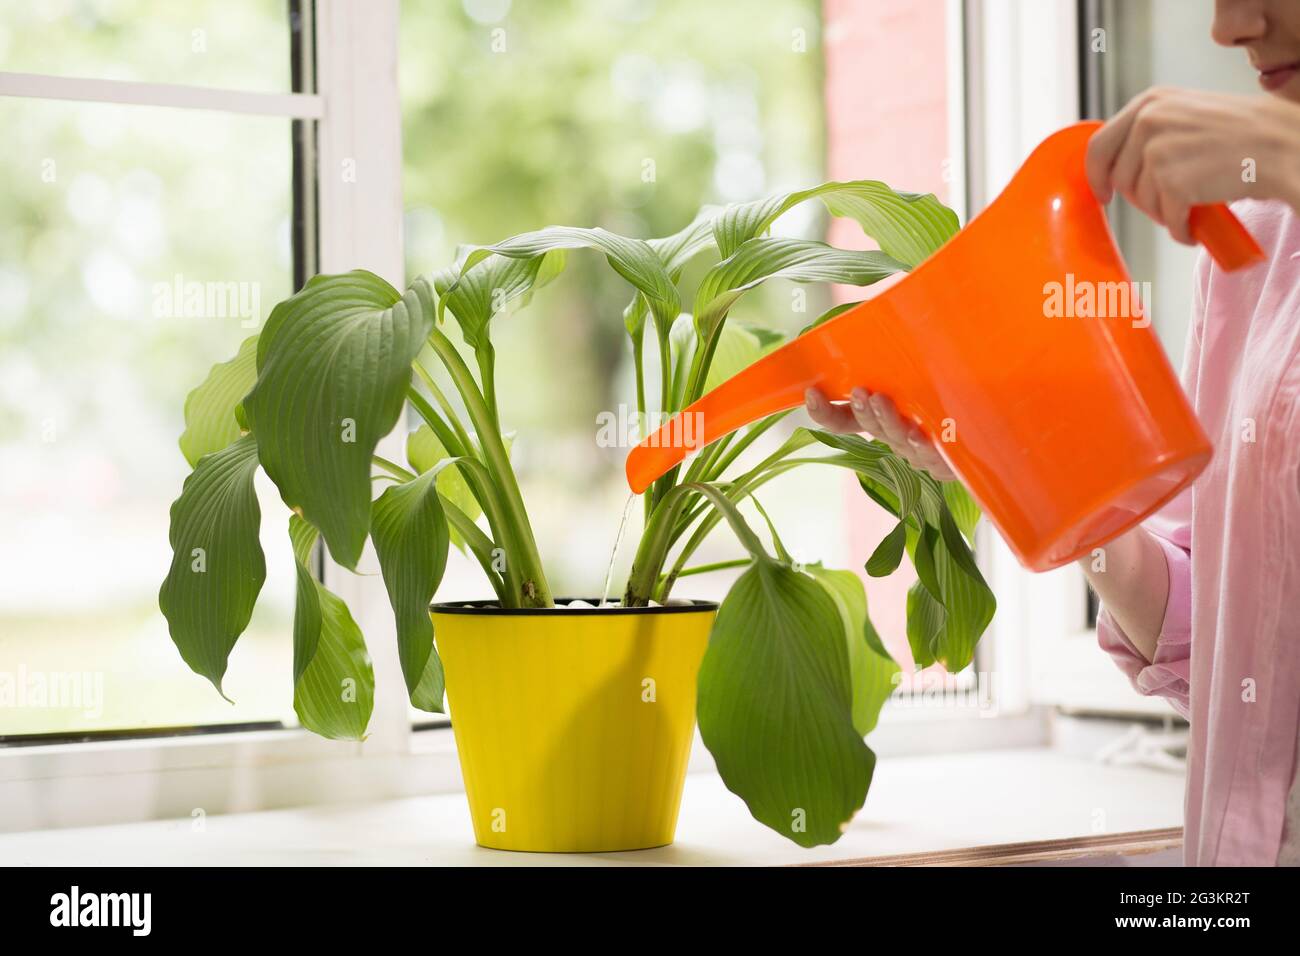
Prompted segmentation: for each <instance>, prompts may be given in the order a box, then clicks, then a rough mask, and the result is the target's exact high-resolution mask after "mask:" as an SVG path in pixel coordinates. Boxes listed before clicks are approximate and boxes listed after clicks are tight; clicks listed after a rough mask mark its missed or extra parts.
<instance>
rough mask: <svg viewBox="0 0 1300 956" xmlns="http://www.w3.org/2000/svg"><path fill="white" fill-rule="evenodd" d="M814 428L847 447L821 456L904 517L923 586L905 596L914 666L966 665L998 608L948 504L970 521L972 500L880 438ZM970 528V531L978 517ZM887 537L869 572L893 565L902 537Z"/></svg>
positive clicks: (974, 513)
mask: <svg viewBox="0 0 1300 956" xmlns="http://www.w3.org/2000/svg"><path fill="white" fill-rule="evenodd" d="M810 434H811V435H812V437H814V438H816V439H817V440H818V441H819V442H821V443H822V444H823V445H827V446H829V447H831V448H834V449H837V450H838V451H840V452H842V453H843V454H842V455H841V456H835V457H833V458H831V459H820V460H822V461H829V462H830V463H831V464H838V465H841V466H842V467H846V468H851V469H853V470H854V471H856V472H857V473H858V480H859V482H860V483H861V485H862V487H863V489H864V490H865V491H866V492H867V494H868V495H870V496H871V497H872V498H873V499H874V500H875V501H876V502H877V503H879V504H880V505H881V506H882V507H884V508H885V509H886V510H888V511H889V512H890V513H891V514H893V515H894V516H895V517H899V518H901V519H903V524H904V526H905V534H906V535H907V542H908V544H907V550H908V551H909V553H910V554H911V556H912V565H913V567H915V568H916V573H917V576H918V577H919V578H920V582H919V585H920V587H919V588H918V587H913V588H912V590H911V591H909V592H908V599H907V621H908V623H907V635H908V641H909V643H910V644H911V646H912V656H913V658H914V659H915V661H916V663H917V665H918V666H925V665H928V664H931V663H934V662H935V661H936V660H937V661H940V662H942V663H943V664H944V666H945V667H947V668H949V669H950V670H952V671H953V672H954V673H955V672H956V671H957V670H960V669H961V668H963V667H965V666H966V665H967V664H969V663H970V661H971V659H972V657H973V656H974V653H975V645H976V644H977V643H978V641H979V638H980V635H982V634H983V633H984V631H985V629H986V628H987V627H988V624H989V622H990V621H991V620H992V619H993V613H994V611H995V610H996V607H997V602H996V600H995V598H994V596H993V592H992V590H990V588H989V586H988V584H987V583H986V582H985V580H984V578H983V576H982V574H981V573H980V570H979V566H978V564H977V563H976V561H975V556H974V554H973V552H972V551H971V550H970V546H969V544H968V541H967V538H968V537H969V536H964V535H963V532H962V529H961V527H960V526H959V524H958V522H957V520H956V518H955V516H954V515H953V513H952V512H951V511H950V510H949V506H948V498H949V497H950V496H951V497H952V498H953V500H954V501H955V502H956V503H957V504H958V506H959V507H960V508H962V509H963V520H964V521H967V522H973V521H976V520H978V517H979V512H978V509H977V508H975V506H974V502H973V501H970V500H969V497H968V496H966V495H965V494H964V492H961V493H958V492H953V491H949V490H948V489H947V488H946V487H945V486H944V485H941V484H940V483H939V482H937V481H935V480H934V478H933V477H932V476H931V475H930V474H929V473H927V472H925V471H922V470H919V469H915V468H912V466H910V465H908V464H907V462H906V461H904V460H903V459H901V458H899V457H898V456H897V455H894V454H893V452H891V451H890V450H889V448H888V446H887V445H885V444H884V443H882V442H878V441H866V440H865V439H863V438H861V437H859V436H857V435H834V434H830V433H827V432H821V431H815V430H814V431H811V432H810ZM946 484H947V485H953V484H955V483H954V482H947V483H946ZM909 502H911V503H912V505H913V508H912V510H911V512H910V513H909V512H908V511H907V510H906V506H907V504H908V503H909ZM968 527H970V528H971V529H972V531H973V528H974V525H973V523H970V524H968ZM894 533H897V529H895V532H894ZM886 542H887V543H888V547H886V543H885V542H882V544H881V546H880V548H879V549H878V553H877V554H873V555H872V558H871V561H869V562H868V570H869V571H872V569H873V568H874V569H878V570H882V571H883V570H884V569H885V568H886V567H888V566H889V565H888V562H887V561H886V560H885V558H886V557H890V558H892V556H893V553H894V550H893V549H894V548H895V547H896V546H897V542H896V541H894V540H892V535H891V538H887V539H886ZM872 573H874V571H872Z"/></svg>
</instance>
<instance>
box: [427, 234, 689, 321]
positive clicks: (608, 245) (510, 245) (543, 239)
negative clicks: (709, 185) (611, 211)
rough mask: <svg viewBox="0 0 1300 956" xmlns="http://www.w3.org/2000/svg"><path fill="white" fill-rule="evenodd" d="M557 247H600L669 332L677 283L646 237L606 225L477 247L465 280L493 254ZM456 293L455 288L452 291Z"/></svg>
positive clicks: (526, 255)
mask: <svg viewBox="0 0 1300 956" xmlns="http://www.w3.org/2000/svg"><path fill="white" fill-rule="evenodd" d="M557 249H596V250H598V251H600V252H602V253H604V254H605V259H606V261H608V262H609V265H610V268H611V269H613V270H614V271H615V272H617V273H618V274H619V275H621V276H622V277H623V278H624V279H626V280H627V281H628V282H629V283H631V284H632V287H633V288H635V289H636V290H637V291H638V292H640V293H641V294H642V295H643V296H645V299H646V303H647V305H648V306H649V308H650V312H651V314H652V315H653V316H654V318H655V322H656V324H658V326H659V328H660V330H661V332H662V334H664V335H667V334H668V330H669V329H670V328H671V327H672V324H673V320H674V319H675V318H677V313H678V312H680V311H681V303H680V300H679V298H678V295H677V287H676V286H675V285H674V284H673V280H672V277H671V276H669V274H668V272H667V270H666V269H664V266H663V263H662V262H661V261H660V259H659V256H658V255H657V254H656V253H655V251H654V249H653V248H651V246H650V244H649V243H647V242H646V241H645V240H643V239H630V238H628V237H627V236H620V235H616V234H615V233H612V232H608V231H606V230H604V229H579V228H576V227H573V226H551V227H549V228H546V229H540V230H538V231H536V232H526V233H523V234H521V235H518V236H514V237H512V238H510V239H507V240H505V241H504V242H499V243H497V244H496V245H494V246H484V247H481V248H478V249H475V250H474V251H473V252H471V253H470V254H469V255H468V256H466V257H465V261H464V262H463V263H462V264H461V267H460V276H461V281H464V277H465V275H466V274H467V273H468V272H470V271H471V270H472V269H473V268H474V266H476V265H478V263H480V262H482V261H483V260H484V259H486V258H487V257H488V256H490V255H498V256H506V257H509V258H512V259H533V258H536V257H538V256H542V255H545V254H546V253H548V252H553V251H555V250H557ZM451 294H452V295H454V294H455V293H454V291H453V292H452V293H451Z"/></svg>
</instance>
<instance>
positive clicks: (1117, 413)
mask: <svg viewBox="0 0 1300 956" xmlns="http://www.w3.org/2000/svg"><path fill="white" fill-rule="evenodd" d="M1099 126H1100V124H1098V123H1079V124H1076V125H1074V126H1070V127H1067V128H1065V129H1063V130H1060V131H1059V132H1057V133H1054V134H1053V135H1052V136H1049V137H1048V138H1047V139H1046V140H1044V141H1043V142H1042V143H1041V144H1040V145H1039V146H1038V147H1037V148H1036V149H1035V150H1034V152H1033V153H1032V154H1031V155H1030V157H1029V159H1027V160H1026V161H1025V164H1024V165H1023V166H1022V167H1021V168H1020V170H1019V171H1018V172H1017V173H1016V175H1015V176H1014V177H1013V178H1012V180H1011V182H1010V183H1009V184H1008V185H1007V188H1006V189H1005V190H1003V192H1002V194H1001V195H999V196H998V198H997V199H996V200H994V202H992V203H991V204H990V205H989V206H988V208H987V209H985V210H984V211H983V212H982V213H981V214H980V215H979V216H977V217H976V218H975V219H974V220H973V221H972V222H971V223H970V224H969V225H967V226H966V228H965V229H963V230H962V231H961V232H959V233H958V234H957V235H956V236H954V237H953V238H952V239H951V240H949V241H948V243H947V244H946V245H944V246H943V247H942V248H941V249H939V250H938V251H937V252H936V253H935V254H934V255H932V256H930V258H929V259H927V260H925V261H924V262H923V263H921V264H920V265H919V266H918V267H917V268H916V269H915V270H913V272H912V273H911V274H910V275H909V276H907V277H905V278H904V279H903V280H902V281H900V282H898V283H896V284H895V285H893V286H891V287H890V288H888V289H887V290H885V291H884V292H883V293H881V294H880V295H877V296H875V297H873V298H871V299H868V300H867V301H866V302H863V303H861V304H859V305H857V306H855V307H854V308H852V309H849V310H848V311H846V312H844V313H842V314H840V315H838V316H836V317H835V318H833V319H831V320H830V321H828V322H825V323H823V324H822V325H819V326H817V327H816V328H813V329H811V330H809V331H808V332H805V333H804V334H803V335H801V336H799V337H798V338H797V339H795V340H793V341H791V342H789V343H787V344H786V345H785V346H783V347H782V348H780V349H777V350H776V351H775V352H772V353H771V354H769V355H767V356H765V357H763V358H762V359H760V360H759V361H757V362H755V363H754V364H753V365H751V366H749V367H748V368H747V369H745V370H744V371H743V372H741V373H740V374H738V375H736V376H733V377H732V378H731V379H729V380H728V381H726V382H724V383H723V384H722V385H720V386H718V387H717V388H715V389H714V390H713V391H711V392H709V393H708V394H706V395H704V396H703V397H702V398H700V399H699V400H698V401H696V402H694V403H692V404H691V405H689V406H688V407H686V408H685V409H683V410H682V411H681V412H679V413H678V414H677V415H676V416H674V417H673V419H671V420H670V421H669V422H668V423H667V424H666V425H665V426H664V427H662V428H660V429H659V430H658V431H656V432H654V433H653V434H651V435H650V436H649V437H648V438H647V439H646V440H645V441H643V442H642V443H641V444H640V445H638V446H637V447H636V448H634V449H633V450H632V452H631V454H630V455H629V456H628V459H627V479H628V484H629V485H630V486H631V488H632V490H633V491H634V492H637V493H641V492H644V491H645V490H646V489H647V488H648V487H649V486H650V484H651V483H652V482H653V481H654V480H655V479H657V478H658V477H660V476H661V475H663V474H664V473H666V472H667V471H669V470H670V469H671V468H673V467H674V466H675V465H677V464H680V463H681V462H682V461H683V460H684V459H685V457H686V456H687V455H688V454H690V453H691V452H693V451H697V450H699V449H700V448H703V447H704V446H706V445H708V444H711V443H712V442H714V441H717V440H718V439H720V438H722V437H724V436H726V435H727V434H729V433H731V432H732V431H735V430H736V429H738V428H741V427H742V426H744V425H746V424H748V423H750V422H753V421H756V420H758V419H760V418H762V417H764V416H766V415H769V414H772V413H774V412H778V411H781V410H783V409H787V408H792V407H794V406H797V405H800V404H802V402H803V397H804V393H805V391H806V389H808V388H810V387H815V388H817V389H818V390H819V391H821V392H822V393H823V394H825V395H826V396H827V397H828V398H829V399H830V400H831V401H837V400H845V399H847V398H848V395H849V392H850V391H851V390H852V389H853V388H855V387H857V386H862V387H864V388H867V389H869V390H870V391H873V392H883V393H885V394H888V395H890V396H891V397H892V398H893V399H894V401H895V403H896V404H897V405H898V408H899V410H900V412H901V413H902V414H903V416H904V417H905V418H909V419H910V420H912V421H913V422H915V423H916V424H917V425H918V426H920V427H921V428H922V430H924V431H925V432H926V433H927V434H929V435H931V436H932V437H935V438H939V436H942V439H941V440H940V441H939V443H938V445H937V447H938V448H939V451H940V453H941V454H942V455H943V456H944V458H945V460H947V462H948V463H949V465H950V466H951V467H952V469H953V471H954V472H955V473H956V474H957V475H958V476H959V477H960V478H961V480H962V481H963V483H965V485H966V486H967V488H968V489H969V490H970V492H971V494H972V495H973V496H974V498H975V500H976V501H977V502H978V503H979V504H980V506H981V507H982V508H983V509H984V511H985V513H986V514H987V515H988V517H989V519H990V520H991V521H992V523H993V524H994V525H995V526H996V527H997V528H998V530H999V531H1001V532H1002V535H1003V537H1004V538H1005V539H1006V540H1007V543H1008V544H1009V545H1010V547H1011V549H1012V551H1013V552H1014V553H1015V554H1016V556H1017V557H1018V558H1019V559H1020V561H1021V563H1022V564H1024V565H1025V566H1026V567H1028V568H1030V569H1031V570H1035V571H1041V570H1047V569H1049V568H1053V567H1057V566H1059V565H1061V564H1065V563H1067V562H1068V561H1071V560H1074V559H1076V558H1078V557H1081V556H1082V555H1085V554H1087V553H1088V552H1089V551H1090V550H1091V549H1092V548H1094V547H1096V546H1098V545H1100V544H1102V543H1104V542H1105V541H1108V540H1110V539H1111V538H1113V537H1115V536H1117V535H1118V534H1121V533H1122V532H1123V531H1125V530H1127V529H1128V528H1130V527H1132V526H1133V525H1134V524H1136V523H1137V522H1139V521H1140V520H1142V518H1144V517H1146V516H1147V515H1148V514H1150V513H1151V512H1152V511H1154V510H1155V509H1156V508H1158V507H1159V506H1160V505H1162V504H1163V503H1164V502H1166V501H1168V500H1169V499H1170V498H1172V497H1173V496H1174V495H1175V494H1177V493H1178V492H1179V491H1180V490H1182V489H1183V488H1184V487H1186V486H1187V484H1189V483H1190V482H1191V481H1192V479H1193V478H1195V477H1196V475H1197V474H1198V473H1199V472H1200V471H1201V469H1202V468H1204V466H1205V464H1206V462H1207V461H1208V460H1209V456H1210V451H1211V449H1210V445H1209V441H1208V440H1207V439H1206V437H1205V434H1204V432H1203V431H1202V430H1201V427H1200V423H1199V422H1198V421H1197V420H1196V417H1195V415H1194V414H1193V413H1192V410H1191V408H1190V407H1189V406H1188V404H1187V400H1186V398H1185V397H1184V395H1183V393H1182V391H1181V389H1180V388H1179V386H1178V381H1177V379H1176V378H1175V376H1174V374H1173V370H1172V369H1171V368H1170V367H1169V363H1168V360H1167V359H1166V358H1165V355H1164V352H1163V350H1162V349H1161V347H1160V344H1159V342H1158V341H1157V339H1156V337H1155V335H1154V334H1153V333H1152V331H1151V329H1150V328H1149V326H1150V320H1149V318H1148V317H1147V316H1146V314H1145V312H1144V311H1143V305H1142V303H1141V301H1140V298H1139V297H1138V296H1137V286H1136V284H1135V283H1133V282H1132V281H1131V279H1130V277H1129V274H1128V271H1127V269H1126V268H1125V266H1124V261H1123V259H1122V258H1121V257H1120V255H1119V251H1118V250H1117V249H1116V247H1115V243H1114V239H1113V237H1112V236H1111V233H1110V227H1109V225H1108V224H1107V222H1106V217H1105V213H1104V211H1103V209H1102V207H1101V205H1100V204H1099V203H1098V201H1097V199H1096V197H1095V196H1094V195H1093V194H1092V190H1091V189H1090V188H1089V186H1088V183H1087V178H1086V176H1085V175H1084V154H1085V152H1086V149H1087V142H1088V139H1089V137H1091V135H1092V134H1093V132H1095V130H1096V129H1097V128H1099ZM1189 227H1190V230H1191V233H1192V235H1193V236H1194V237H1195V238H1196V239H1197V241H1199V242H1200V243H1202V244H1203V245H1204V246H1205V247H1206V249H1207V251H1208V252H1209V253H1210V255H1211V256H1213V257H1214V259H1215V261H1216V262H1217V263H1218V264H1219V265H1220V267H1221V268H1224V269H1227V270H1232V269H1237V268H1241V267H1242V266H1245V265H1249V264H1251V263H1252V262H1255V261H1258V260H1260V259H1262V258H1263V257H1264V256H1263V252H1262V251H1261V250H1260V248H1259V246H1258V245H1257V244H1256V243H1255V241H1254V240H1253V239H1252V238H1251V236H1250V234H1249V233H1248V232H1247V231H1246V230H1245V229H1244V228H1243V227H1242V226H1241V224H1240V223H1239V222H1238V221H1237V219H1236V218H1235V217H1234V216H1233V215H1232V213H1231V212H1230V211H1229V210H1228V209H1227V207H1225V206H1198V207H1196V208H1195V209H1194V210H1193V212H1192V217H1191V219H1190V222H1189Z"/></svg>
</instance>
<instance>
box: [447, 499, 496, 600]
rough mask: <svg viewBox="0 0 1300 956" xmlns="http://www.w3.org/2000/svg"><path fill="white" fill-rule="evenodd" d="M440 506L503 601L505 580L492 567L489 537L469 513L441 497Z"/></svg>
mask: <svg viewBox="0 0 1300 956" xmlns="http://www.w3.org/2000/svg"><path fill="white" fill-rule="evenodd" d="M442 508H443V511H445V512H446V514H447V523H448V524H450V525H451V526H452V527H453V528H455V529H456V530H457V531H458V532H459V533H460V536H461V538H462V539H464V541H465V544H466V546H468V547H469V549H470V552H471V553H472V554H473V555H474V557H475V558H477V559H478V563H479V565H480V566H481V567H482V568H483V575H484V577H486V578H487V579H488V583H489V584H490V585H492V590H493V591H494V592H495V593H496V596H497V599H498V600H499V601H502V602H504V601H505V598H506V586H505V582H504V581H503V580H502V578H501V575H500V574H498V573H497V572H496V570H495V569H494V568H493V567H492V552H493V550H494V549H495V548H496V545H495V544H494V543H493V541H492V539H491V538H489V537H488V536H487V535H485V534H484V533H483V532H482V530H481V529H480V528H479V526H478V525H477V524H475V523H474V521H473V519H471V518H470V516H469V515H467V514H465V512H463V511H462V510H461V509H460V508H458V507H456V506H455V505H454V504H452V503H451V502H450V501H448V500H447V499H445V498H444V499H442Z"/></svg>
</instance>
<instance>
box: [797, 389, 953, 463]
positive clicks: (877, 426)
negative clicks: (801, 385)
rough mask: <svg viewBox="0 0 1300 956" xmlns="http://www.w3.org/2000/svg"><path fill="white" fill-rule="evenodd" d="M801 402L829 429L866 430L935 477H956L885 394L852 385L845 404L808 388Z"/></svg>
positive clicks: (927, 441)
mask: <svg viewBox="0 0 1300 956" xmlns="http://www.w3.org/2000/svg"><path fill="white" fill-rule="evenodd" d="M804 402H805V404H806V405H807V407H808V415H809V416H810V417H811V418H812V420H813V421H815V422H816V423H817V424H818V425H820V426H821V427H822V428H824V429H826V430H827V431H829V432H839V433H840V434H851V433H854V432H867V433H868V434H870V435H871V437H872V438H878V439H880V440H881V441H883V442H884V443H885V444H886V445H888V446H889V447H890V450H892V451H893V453H894V454H895V455H897V456H898V457H899V458H902V459H903V460H904V461H906V462H907V463H908V464H909V465H911V466H912V467H914V468H924V469H925V470H926V471H928V472H929V473H930V475H931V476H932V477H934V478H935V479H937V480H938V481H951V480H952V479H954V478H956V477H957V476H956V475H954V474H953V473H952V469H951V468H949V467H948V465H947V463H946V462H945V461H944V460H943V458H942V457H941V456H940V455H939V452H938V451H937V450H936V449H935V447H934V445H933V444H932V443H931V441H930V440H929V439H928V438H926V437H925V434H924V433H923V432H922V431H921V429H919V428H917V427H916V426H915V425H913V424H910V423H908V422H904V421H903V419H902V416H900V415H899V414H898V409H897V408H896V407H895V406H894V403H893V401H892V400H891V399H890V398H889V396H887V395H881V394H879V393H876V394H875V395H872V394H871V393H870V392H868V391H867V390H866V389H865V388H855V389H854V390H853V392H852V394H850V396H849V404H848V405H832V404H831V403H830V401H829V400H827V398H826V396H825V395H823V394H822V393H821V392H819V391H817V389H815V388H810V389H808V391H807V392H806V393H805V394H804Z"/></svg>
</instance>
